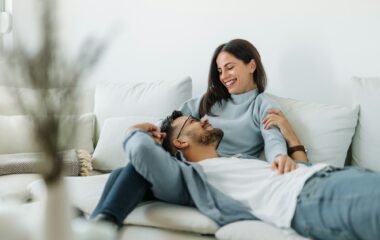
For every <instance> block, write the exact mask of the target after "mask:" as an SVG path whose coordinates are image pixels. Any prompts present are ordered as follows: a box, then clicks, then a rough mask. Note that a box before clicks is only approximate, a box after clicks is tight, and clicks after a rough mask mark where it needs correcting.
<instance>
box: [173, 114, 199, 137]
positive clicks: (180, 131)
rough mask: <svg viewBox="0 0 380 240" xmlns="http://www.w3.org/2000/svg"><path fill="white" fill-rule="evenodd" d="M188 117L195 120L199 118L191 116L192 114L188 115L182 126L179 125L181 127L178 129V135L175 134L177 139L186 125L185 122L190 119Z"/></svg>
mask: <svg viewBox="0 0 380 240" xmlns="http://www.w3.org/2000/svg"><path fill="white" fill-rule="evenodd" d="M190 119H194V120H196V121H200V119H198V118H196V117H193V116H191V115H190V116H189V117H188V118H187V119H186V121H185V122H184V123H183V125H182V127H181V129H180V130H179V133H178V135H177V138H176V139H178V138H179V136H181V133H182V130H183V129H184V128H185V126H186V123H187V122H188V121H189V120H190Z"/></svg>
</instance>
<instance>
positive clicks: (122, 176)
mask: <svg viewBox="0 0 380 240" xmlns="http://www.w3.org/2000/svg"><path fill="white" fill-rule="evenodd" d="M149 187H150V184H149V182H148V181H147V180H145V179H144V178H143V177H142V176H141V175H140V174H139V173H138V172H137V171H136V170H135V168H134V167H133V166H132V164H130V163H129V164H128V165H127V166H126V167H122V168H118V169H116V170H113V171H112V173H111V175H110V177H109V178H108V180H107V183H106V185H105V187H104V190H103V193H102V196H101V198H100V200H99V202H98V205H97V206H96V208H95V210H94V211H93V213H92V215H91V216H92V217H95V216H96V215H97V214H99V213H106V214H109V215H111V216H113V217H114V218H115V220H116V221H117V224H118V225H119V226H121V225H122V224H123V221H124V219H125V217H126V216H127V215H128V214H129V213H130V212H132V211H133V209H135V207H136V206H137V205H138V204H139V203H141V202H142V201H143V200H151V199H153V195H152V194H151V191H150V188H149Z"/></svg>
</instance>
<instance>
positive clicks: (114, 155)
mask: <svg viewBox="0 0 380 240" xmlns="http://www.w3.org/2000/svg"><path fill="white" fill-rule="evenodd" d="M158 120H159V118H157V117H144V116H131V117H119V118H109V119H107V120H106V121H105V122H104V125H103V128H102V131H101V134H100V137H99V141H98V144H97V145H96V148H95V151H94V154H93V157H92V161H93V166H94V169H97V170H103V171H107V170H113V169H115V168H119V167H122V166H125V165H126V164H127V163H128V159H127V158H126V154H125V153H124V150H123V141H124V138H125V135H126V131H127V129H128V128H129V127H130V126H132V125H134V124H137V123H141V122H150V123H155V122H157V121H158Z"/></svg>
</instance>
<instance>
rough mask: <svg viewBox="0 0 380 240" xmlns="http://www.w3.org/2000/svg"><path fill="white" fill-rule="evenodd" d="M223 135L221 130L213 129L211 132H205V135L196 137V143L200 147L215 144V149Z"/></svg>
mask: <svg viewBox="0 0 380 240" xmlns="http://www.w3.org/2000/svg"><path fill="white" fill-rule="evenodd" d="M223 135H224V133H223V131H222V129H220V128H214V129H212V130H211V131H207V132H206V133H204V134H201V135H200V136H198V137H197V141H198V143H200V144H202V145H210V144H216V146H215V147H216V148H217V147H218V145H219V143H220V141H221V140H222V138H223Z"/></svg>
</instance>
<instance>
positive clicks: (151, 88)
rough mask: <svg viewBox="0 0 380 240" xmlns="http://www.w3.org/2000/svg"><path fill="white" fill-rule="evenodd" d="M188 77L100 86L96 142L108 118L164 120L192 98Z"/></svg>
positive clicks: (96, 97) (96, 95) (96, 94)
mask: <svg viewBox="0 0 380 240" xmlns="http://www.w3.org/2000/svg"><path fill="white" fill-rule="evenodd" d="M191 94H192V85H191V78H190V77H186V78H184V79H182V80H180V81H159V82H140V83H130V82H128V83H102V84H99V85H97V86H96V89H95V108H94V109H95V110H94V111H95V115H96V139H98V137H99V135H100V130H101V128H102V127H103V124H104V122H105V120H106V119H107V118H110V117H127V116H155V117H163V116H166V115H168V114H169V113H171V112H172V111H173V110H174V109H178V108H179V106H180V105H181V104H182V103H184V102H185V101H186V100H188V99H190V98H191Z"/></svg>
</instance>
